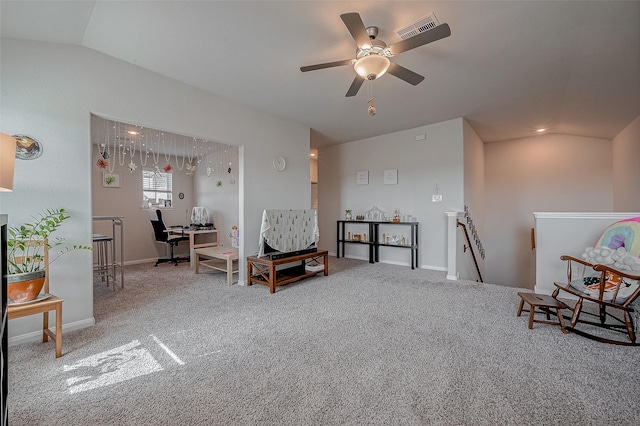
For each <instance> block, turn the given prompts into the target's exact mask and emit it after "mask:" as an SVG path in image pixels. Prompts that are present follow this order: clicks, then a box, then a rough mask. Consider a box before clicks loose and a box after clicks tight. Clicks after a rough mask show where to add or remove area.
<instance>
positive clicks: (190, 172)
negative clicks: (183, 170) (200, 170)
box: [187, 162, 196, 176]
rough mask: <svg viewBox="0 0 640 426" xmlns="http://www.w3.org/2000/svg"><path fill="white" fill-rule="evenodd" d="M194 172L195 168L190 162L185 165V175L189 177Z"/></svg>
mask: <svg viewBox="0 0 640 426" xmlns="http://www.w3.org/2000/svg"><path fill="white" fill-rule="evenodd" d="M195 171H196V166H194V165H193V164H191V162H189V163H187V175H189V176H191V175H193V173H194V172H195Z"/></svg>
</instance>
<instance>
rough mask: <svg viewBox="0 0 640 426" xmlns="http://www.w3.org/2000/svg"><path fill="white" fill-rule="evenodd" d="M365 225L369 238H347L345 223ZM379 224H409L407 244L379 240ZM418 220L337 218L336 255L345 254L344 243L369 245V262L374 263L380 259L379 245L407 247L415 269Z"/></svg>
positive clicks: (412, 266) (416, 263) (412, 267)
mask: <svg viewBox="0 0 640 426" xmlns="http://www.w3.org/2000/svg"><path fill="white" fill-rule="evenodd" d="M364 224H366V225H367V230H368V233H367V235H368V236H369V239H368V240H366V238H365V240H366V241H363V240H362V239H360V240H358V239H352V238H349V236H348V235H347V232H346V227H347V225H364ZM380 225H384V226H386V225H394V226H400V225H404V226H410V227H411V237H410V238H409V241H408V244H391V243H387V242H386V241H381V237H380ZM419 240H420V239H419V234H418V222H380V221H368V220H338V221H337V232H336V257H338V258H339V257H341V256H340V255H341V254H342V257H344V255H345V244H365V245H367V246H369V263H375V262H379V261H380V247H395V248H407V249H410V251H411V269H415V268H416V266H417V265H418V241H419Z"/></svg>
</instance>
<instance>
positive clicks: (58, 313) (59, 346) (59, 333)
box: [56, 284, 115, 358]
mask: <svg viewBox="0 0 640 426" xmlns="http://www.w3.org/2000/svg"><path fill="white" fill-rule="evenodd" d="M114 285H115V284H114ZM61 356H62V303H58V304H57V305H56V358H60V357H61Z"/></svg>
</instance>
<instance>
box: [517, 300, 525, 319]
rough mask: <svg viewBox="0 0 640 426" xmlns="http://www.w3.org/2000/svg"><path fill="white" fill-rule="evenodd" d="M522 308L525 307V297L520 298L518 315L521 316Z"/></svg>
mask: <svg viewBox="0 0 640 426" xmlns="http://www.w3.org/2000/svg"><path fill="white" fill-rule="evenodd" d="M522 308H524V299H520V306H518V315H516V316H518V317H519V316H520V315H521V314H522Z"/></svg>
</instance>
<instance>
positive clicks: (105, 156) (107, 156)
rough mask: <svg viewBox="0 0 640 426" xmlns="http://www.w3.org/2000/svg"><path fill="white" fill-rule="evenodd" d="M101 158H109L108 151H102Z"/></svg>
mask: <svg viewBox="0 0 640 426" xmlns="http://www.w3.org/2000/svg"><path fill="white" fill-rule="evenodd" d="M102 158H104V159H105V160H108V159H109V153H108V152H107V151H104V152H103V153H102Z"/></svg>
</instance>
